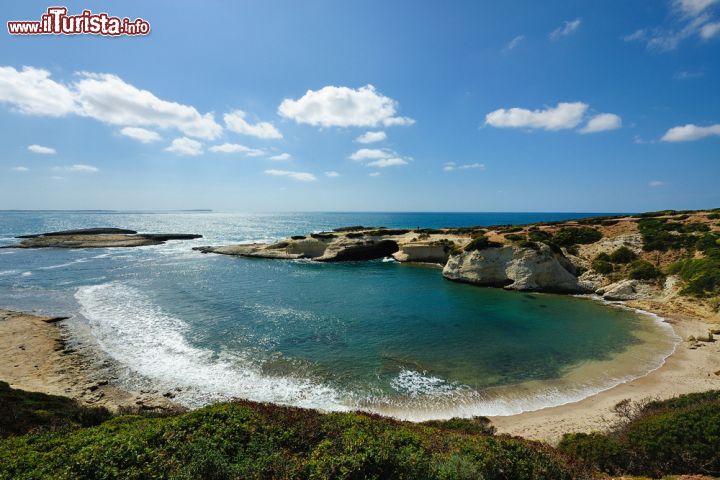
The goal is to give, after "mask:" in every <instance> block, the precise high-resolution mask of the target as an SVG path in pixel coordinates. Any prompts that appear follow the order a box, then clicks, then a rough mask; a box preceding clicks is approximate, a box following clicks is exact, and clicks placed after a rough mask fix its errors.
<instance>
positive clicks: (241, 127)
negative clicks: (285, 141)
mask: <svg viewBox="0 0 720 480" xmlns="http://www.w3.org/2000/svg"><path fill="white" fill-rule="evenodd" d="M246 116H247V114H246V113H245V112H243V111H242V110H235V111H233V112H230V113H226V114H225V115H224V116H223V120H224V121H225V126H226V127H227V128H228V130H231V131H233V132H235V133H239V134H241V135H250V136H252V137H257V138H264V139H270V140H277V139H279V138H283V136H282V133H280V131H279V130H278V129H277V128H275V126H274V125H273V124H272V123H270V122H258V123H256V124H254V125H253V124H251V123H248V121H247V120H245V117H246Z"/></svg>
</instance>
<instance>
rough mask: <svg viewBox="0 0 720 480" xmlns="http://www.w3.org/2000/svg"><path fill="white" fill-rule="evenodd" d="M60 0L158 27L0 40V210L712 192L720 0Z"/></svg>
mask: <svg viewBox="0 0 720 480" xmlns="http://www.w3.org/2000/svg"><path fill="white" fill-rule="evenodd" d="M48 6H50V4H47V3H40V2H35V1H22V2H20V1H18V2H13V3H6V4H5V5H4V7H3V17H4V18H3V25H4V24H5V22H6V21H8V20H36V19H39V17H40V15H41V14H42V13H44V11H45V9H46V8H47V7H48ZM67 6H68V9H69V12H70V13H71V14H77V13H80V12H81V10H82V9H83V8H89V9H91V10H93V11H96V12H97V11H106V12H107V13H109V14H111V15H116V16H120V17H123V16H127V17H130V18H137V17H142V18H144V19H146V20H148V21H149V22H150V24H151V26H152V32H151V34H150V35H148V36H147V37H119V38H107V37H99V36H92V35H79V36H49V35H48V36H10V35H9V34H8V33H7V31H4V32H3V33H2V34H0V52H1V53H2V55H0V129H1V130H2V132H3V134H2V135H0V209H24V208H28V209H36V208H39V209H45V208H57V209H61V208H67V209H184V208H213V209H221V210H238V211H295V210H341V211H353V210H359V211H603V212H609V211H641V210H655V209H661V208H678V209H680V208H705V207H718V206H720V188H719V184H720V95H719V94H718V85H720V62H719V61H718V59H720V1H719V0H668V1H664V0H663V1H660V0H658V1H652V2H649V1H643V0H637V1H628V0H623V1H620V0H618V1H603V2H597V1H577V2H561V1H557V2H537V1H516V2H481V1H467V2H430V1H425V2H418V1H410V0H408V1H392V2H389V1H384V2H381V1H377V2H375V1H344V2H331V1H303V2H296V1H287V2H282V1H265V2H260V1H258V2H219V1H208V2H179V1H175V2H170V1H167V2H163V1H157V2H133V1H125V2H115V3H113V4H104V5H101V4H99V3H98V2H85V3H78V2H70V3H68V4H67ZM676 127H679V128H676ZM368 132H371V133H370V134H369V135H366V136H365V137H363V135H365V134H367V133H368ZM380 132H382V133H380ZM363 140H364V141H366V142H367V143H362V141H363ZM362 149H365V150H362Z"/></svg>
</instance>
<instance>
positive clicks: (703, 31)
mask: <svg viewBox="0 0 720 480" xmlns="http://www.w3.org/2000/svg"><path fill="white" fill-rule="evenodd" d="M718 33H720V22H712V23H706V24H705V25H703V26H702V28H700V36H701V37H702V38H703V39H705V40H710V39H711V38H712V37H714V36H715V35H717V34H718Z"/></svg>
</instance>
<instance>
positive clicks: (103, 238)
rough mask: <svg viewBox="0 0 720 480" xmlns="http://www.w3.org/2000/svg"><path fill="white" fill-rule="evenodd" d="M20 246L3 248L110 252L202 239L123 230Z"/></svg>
mask: <svg viewBox="0 0 720 480" xmlns="http://www.w3.org/2000/svg"><path fill="white" fill-rule="evenodd" d="M17 238H21V239H23V240H22V241H21V242H20V243H19V244H17V245H9V246H5V247H0V248H109V247H142V246H147V245H160V244H163V243H165V242H166V241H168V240H190V239H194V238H202V235H197V234H192V233H137V232H135V231H134V230H125V229H121V228H87V229H81V230H63V231H60V232H49V233H38V234H33V235H23V236H20V237H17Z"/></svg>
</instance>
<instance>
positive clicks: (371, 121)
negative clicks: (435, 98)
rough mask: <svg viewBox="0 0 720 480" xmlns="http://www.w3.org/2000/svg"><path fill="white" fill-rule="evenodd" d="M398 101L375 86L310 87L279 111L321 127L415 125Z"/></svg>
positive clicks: (289, 100) (283, 114)
mask: <svg viewBox="0 0 720 480" xmlns="http://www.w3.org/2000/svg"><path fill="white" fill-rule="evenodd" d="M397 108H398V102H397V101H395V100H393V99H392V98H389V97H386V96H385V95H383V94H381V93H379V92H378V91H377V90H375V87H374V86H372V85H366V86H364V87H360V88H357V89H353V88H349V87H335V86H326V87H323V88H321V89H320V90H308V91H307V92H305V95H303V96H302V97H300V98H299V99H297V100H293V99H290V98H286V99H285V100H283V101H282V103H280V106H279V107H278V113H279V114H280V115H281V116H282V117H284V118H288V119H291V120H295V121H296V122H298V123H305V124H308V125H314V126H320V127H375V126H377V125H385V126H394V125H411V124H413V123H414V122H415V121H414V120H413V119H411V118H407V117H398V116H396V115H395V114H396V113H397Z"/></svg>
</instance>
